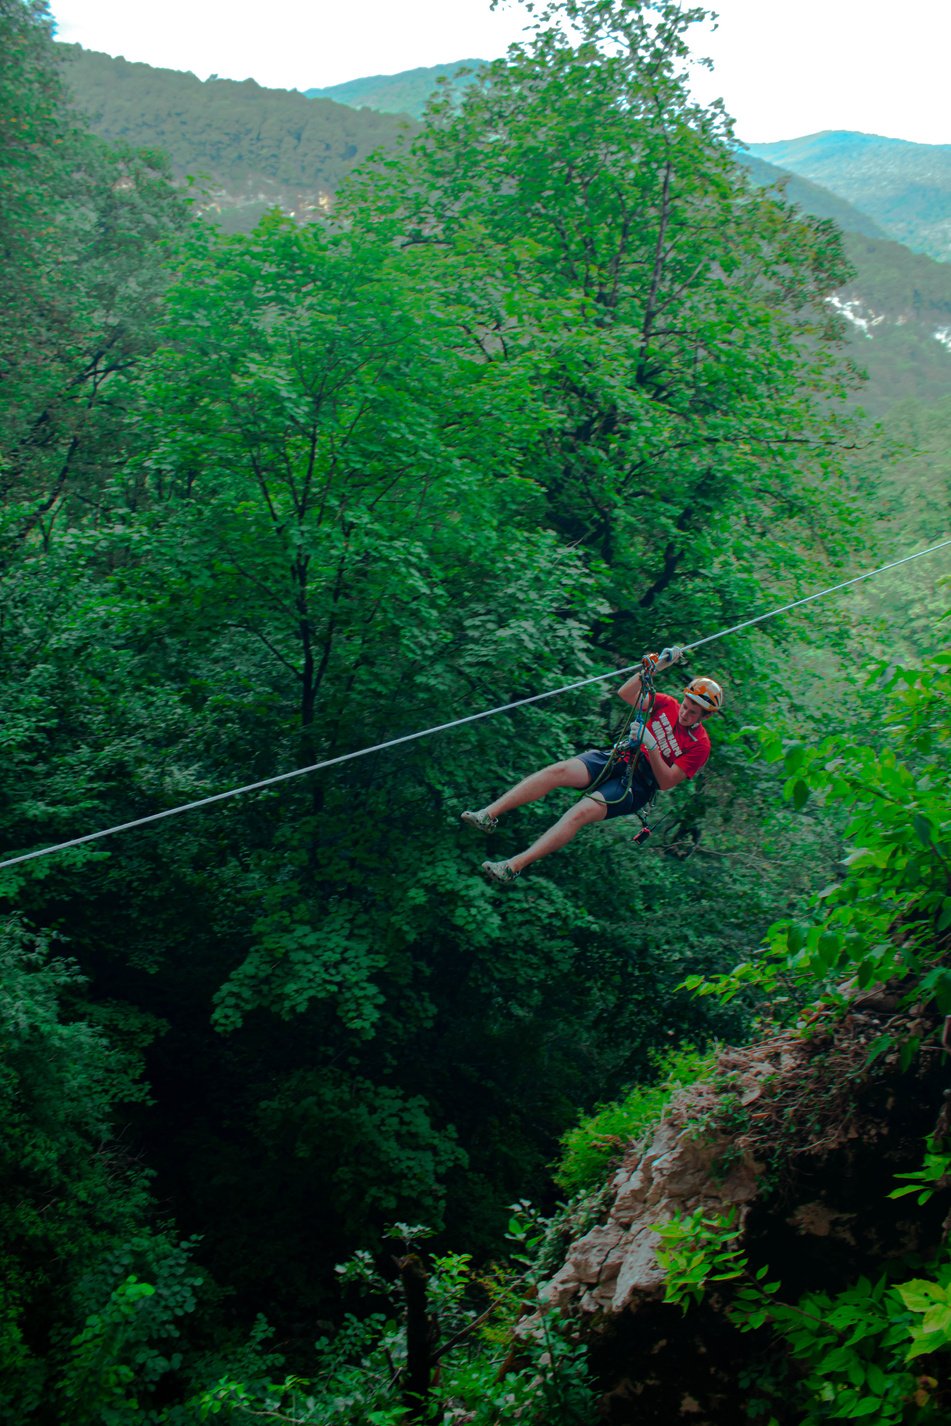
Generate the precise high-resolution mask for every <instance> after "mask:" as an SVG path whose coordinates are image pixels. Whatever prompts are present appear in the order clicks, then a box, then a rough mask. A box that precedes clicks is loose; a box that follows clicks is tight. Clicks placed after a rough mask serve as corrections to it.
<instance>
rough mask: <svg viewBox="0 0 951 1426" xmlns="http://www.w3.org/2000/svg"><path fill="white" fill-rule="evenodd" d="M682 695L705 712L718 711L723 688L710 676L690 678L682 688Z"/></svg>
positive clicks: (720, 706) (721, 702) (720, 705)
mask: <svg viewBox="0 0 951 1426" xmlns="http://www.w3.org/2000/svg"><path fill="white" fill-rule="evenodd" d="M684 697H685V698H689V699H690V701H691V703H696V704H697V705H698V706H699V707H700V708H702V709H703V710H704V712H705V713H718V712H719V711H720V709H721V708H722V707H723V689H722V688H721V687H720V685H719V684H718V683H714V681H713V679H712V678H692V679H691V680H690V682H689V683H688V684H687V687H686V688H685V689H684Z"/></svg>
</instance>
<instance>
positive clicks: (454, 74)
mask: <svg viewBox="0 0 951 1426" xmlns="http://www.w3.org/2000/svg"><path fill="white" fill-rule="evenodd" d="M485 63H486V61H485V60H484V59H459V60H456V61H455V62H454V63H453V64H436V65H431V66H430V67H429V68H428V69H404V70H402V71H401V73H399V74H374V75H371V76H369V77H368V78H366V79H349V80H347V82H346V84H331V85H330V86H329V88H327V89H306V90H305V91H304V92H305V94H306V95H307V97H308V99H335V100H336V101H337V103H338V104H349V105H351V106H352V107H353V108H354V109H360V108H369V109H378V110H380V111H381V112H382V113H384V114H409V115H411V116H412V117H413V118H414V119H421V118H422V117H423V111H424V110H425V108H426V104H427V103H428V101H429V99H430V98H431V96H432V95H433V93H434V92H435V91H436V89H437V88H438V87H439V84H440V81H443V80H447V79H450V80H452V81H453V84H454V85H455V86H458V87H465V86H466V85H467V84H471V83H472V81H473V79H474V78H475V76H476V74H477V73H478V71H479V70H480V69H482V68H483V66H484V65H485ZM460 70H465V71H468V72H467V73H463V74H460V72H459V71H460Z"/></svg>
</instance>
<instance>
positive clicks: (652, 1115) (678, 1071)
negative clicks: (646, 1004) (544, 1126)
mask: <svg viewBox="0 0 951 1426" xmlns="http://www.w3.org/2000/svg"><path fill="white" fill-rule="evenodd" d="M712 1064H713V1054H712V1052H711V1053H701V1052H699V1051H698V1050H695V1049H694V1048H693V1047H692V1046H691V1045H683V1046H681V1047H680V1048H678V1049H676V1050H671V1051H670V1052H669V1053H668V1054H666V1055H662V1056H659V1057H657V1059H656V1067H657V1071H658V1078H657V1080H656V1081H655V1082H654V1083H653V1084H637V1085H635V1086H634V1087H633V1088H632V1089H631V1090H629V1091H628V1093H627V1094H626V1095H625V1096H624V1098H623V1099H619V1100H617V1101H616V1102H615V1103H613V1104H602V1105H599V1106H598V1108H597V1109H596V1110H595V1111H594V1113H593V1114H589V1115H587V1116H586V1117H585V1118H583V1119H582V1120H581V1122H580V1123H579V1124H577V1125H576V1126H575V1128H573V1129H569V1130H568V1132H567V1134H565V1135H564V1137H563V1138H562V1141H561V1142H562V1147H563V1149H564V1155H563V1157H562V1159H561V1161H560V1163H559V1164H558V1167H557V1169H556V1170H555V1176H554V1177H555V1182H556V1183H557V1184H558V1186H559V1187H560V1188H563V1189H565V1190H566V1191H567V1192H568V1193H572V1194H574V1193H579V1192H581V1191H582V1190H583V1189H586V1188H591V1187H594V1186H595V1185H597V1184H600V1183H602V1182H603V1181H604V1176H605V1171H606V1169H607V1167H608V1165H609V1164H610V1162H611V1160H612V1159H616V1158H617V1157H618V1156H619V1155H620V1154H621V1153H623V1152H624V1150H625V1149H626V1148H627V1146H628V1145H629V1144H631V1143H632V1142H633V1141H634V1140H635V1139H639V1138H640V1137H641V1135H642V1134H645V1133H646V1132H647V1130H648V1129H650V1128H652V1127H653V1125H654V1124H656V1123H657V1121H658V1120H659V1119H660V1117H661V1115H662V1114H663V1112H664V1110H665V1109H666V1107H667V1105H668V1103H669V1102H670V1100H671V1098H672V1097H673V1095H674V1094H675V1093H676V1091H677V1090H678V1089H683V1087H684V1086H685V1085H688V1084H693V1083H694V1082H695V1081H696V1080H698V1079H700V1078H701V1077H702V1076H703V1075H704V1073H705V1072H706V1071H707V1070H709V1069H710V1068H711V1066H712Z"/></svg>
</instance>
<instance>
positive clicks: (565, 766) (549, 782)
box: [482, 758, 591, 820]
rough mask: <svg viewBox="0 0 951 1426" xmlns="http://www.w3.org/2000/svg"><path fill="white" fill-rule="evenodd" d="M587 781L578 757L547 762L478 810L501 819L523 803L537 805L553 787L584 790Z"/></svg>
mask: <svg viewBox="0 0 951 1426" xmlns="http://www.w3.org/2000/svg"><path fill="white" fill-rule="evenodd" d="M590 781H591V774H590V772H589V771H588V769H587V768H586V767H585V765H584V763H583V762H582V761H581V759H580V758H565V759H564V760H563V761H562V762H557V763H551V764H550V765H549V766H548V767H544V768H542V770H541V772H533V773H531V774H530V775H529V776H528V777H523V778H522V780H521V782H517V783H516V784H515V786H514V787H512V788H510V789H509V791H508V792H504V793H503V794H502V796H501V797H498V798H496V800H495V801H494V802H490V803H489V805H488V807H484V808H483V809H482V810H483V812H485V813H487V814H488V816H490V817H501V816H502V814H503V813H504V812H511V811H513V810H514V809H515V808H516V807H524V805H525V803H526V802H537V801H538V799H539V798H540V797H544V796H545V795H546V794H547V793H549V792H553V791H554V790H555V788H556V787H574V788H577V789H578V790H579V791H580V790H581V789H582V788H585V787H587V786H588V784H589V783H590ZM589 820H590V819H589Z"/></svg>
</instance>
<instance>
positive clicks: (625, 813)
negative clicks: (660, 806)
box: [576, 749, 657, 817]
mask: <svg viewBox="0 0 951 1426" xmlns="http://www.w3.org/2000/svg"><path fill="white" fill-rule="evenodd" d="M576 756H577V757H579V758H580V759H581V761H582V762H583V763H584V765H585V767H586V768H587V769H588V771H589V772H590V774H591V781H592V782H596V781H597V779H598V777H599V776H600V775H601V773H602V772H603V771H604V769H605V768H606V767H607V765H608V762H609V760H610V757H611V754H610V753H602V752H599V751H597V750H596V749H595V750H592V751H591V752H588V753H578V754H576ZM627 773H628V766H627V763H626V762H625V763H616V764H615V766H614V768H613V769H612V771H611V775H610V777H608V778H606V779H605V781H604V782H602V783H600V784H599V786H598V789H597V790H598V792H599V793H600V794H601V796H602V797H603V798H604V800H605V802H606V804H607V809H608V811H607V815H608V817H630V815H631V813H632V812H636V811H637V810H638V808H640V807H644V806H645V805H646V804H647V803H648V802H650V800H651V798H652V797H653V796H654V793H655V792H656V791H657V779H656V778H655V776H654V774H653V772H652V771H651V768H650V764H649V763H648V762H647V759H646V758H645V757H644V756H643V754H642V755H641V757H640V760H639V761H638V764H637V767H636V768H635V770H634V780H633V782H632V783H631V786H630V789H629V790H628V791H627V792H625V788H626V787H627Z"/></svg>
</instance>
